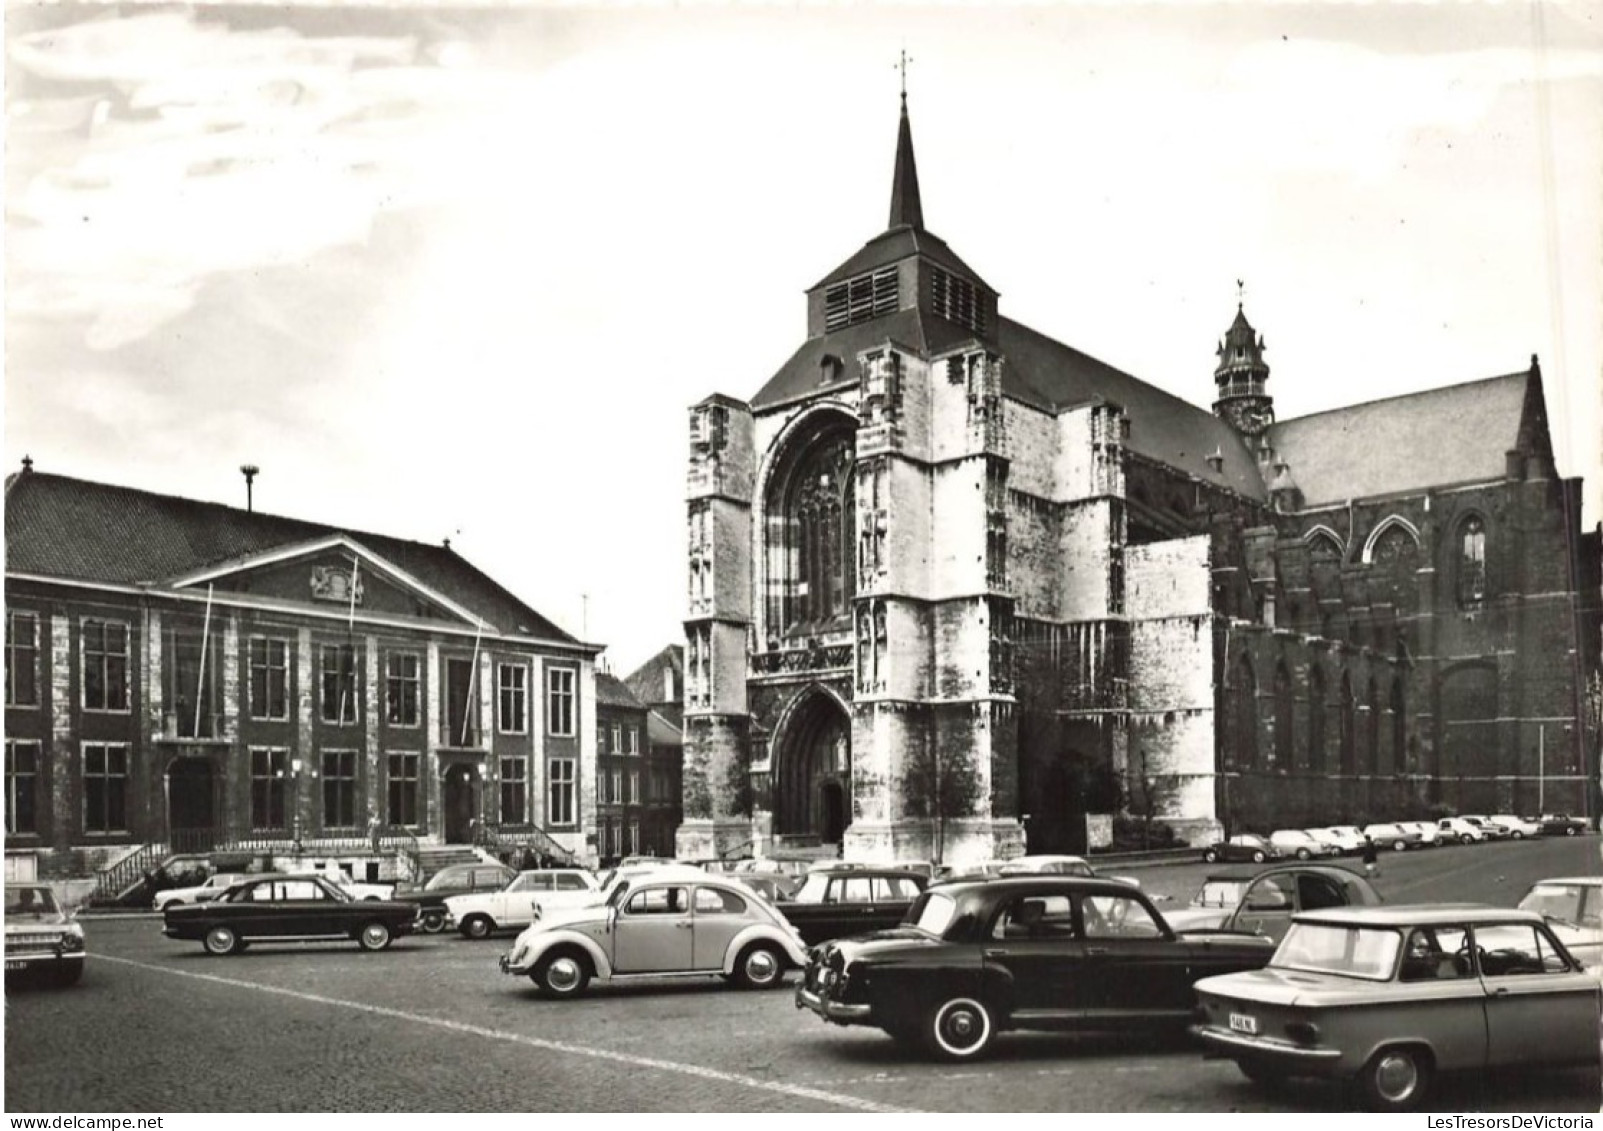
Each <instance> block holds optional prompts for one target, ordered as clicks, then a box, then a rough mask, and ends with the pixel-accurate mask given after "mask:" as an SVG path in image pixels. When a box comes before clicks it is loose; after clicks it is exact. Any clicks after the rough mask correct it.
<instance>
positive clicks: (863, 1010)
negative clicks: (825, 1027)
mask: <svg viewBox="0 0 1603 1131" xmlns="http://www.w3.org/2000/svg"><path fill="white" fill-rule="evenodd" d="M796 1008H797V1009H810V1010H812V1011H813V1012H814V1013H816V1014H818V1016H820V1017H822V1018H823V1019H824V1020H825V1021H833V1022H834V1023H835V1024H837V1025H867V1024H868V1023H869V1021H868V1016H869V1014H870V1013H871V1012H872V1011H873V1006H871V1005H849V1004H847V1003H846V1002H843V1001H832V1000H830V999H829V998H826V997H824V996H823V995H822V994H819V993H817V992H816V991H814V990H809V989H808V988H807V987H806V986H797V987H796Z"/></svg>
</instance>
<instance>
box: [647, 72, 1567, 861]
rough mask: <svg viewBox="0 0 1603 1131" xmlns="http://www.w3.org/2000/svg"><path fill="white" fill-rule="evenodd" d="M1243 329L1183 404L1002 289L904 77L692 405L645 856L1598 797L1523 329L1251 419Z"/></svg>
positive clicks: (922, 855)
mask: <svg viewBox="0 0 1603 1131" xmlns="http://www.w3.org/2000/svg"><path fill="white" fill-rule="evenodd" d="M1200 345H1202V344H1201V343H1199V346H1200ZM1199 352H1200V350H1199ZM1265 352H1266V349H1265V342H1264V338H1263V336H1262V335H1261V334H1259V332H1258V331H1257V330H1256V329H1255V328H1254V327H1253V326H1252V325H1251V323H1250V322H1249V321H1248V318H1247V315H1246V312H1245V311H1244V310H1243V309H1238V310H1237V311H1236V314H1235V320H1234V322H1233V323H1231V324H1230V325H1229V327H1228V329H1227V330H1226V331H1225V334H1224V336H1223V339H1222V340H1221V341H1220V342H1219V343H1218V365H1217V368H1216V369H1215V371H1214V373H1213V382H1214V389H1213V406H1212V411H1211V412H1210V411H1208V410H1207V409H1204V408H1200V407H1197V406H1195V405H1192V404H1190V403H1187V402H1186V401H1184V400H1181V399H1180V398H1178V397H1175V396H1173V395H1171V394H1169V393H1167V392H1164V391H1162V390H1160V389H1157V388H1155V387H1154V386H1152V385H1149V384H1147V383H1145V382H1143V381H1141V380H1139V379H1137V378H1135V377H1132V376H1130V375H1128V374H1126V373H1122V372H1120V371H1119V370H1117V369H1115V368H1113V367H1111V366H1109V365H1107V364H1104V363H1103V362H1100V361H1098V360H1096V359H1095V358H1092V357H1089V356H1087V355H1086V354H1083V353H1081V352H1079V351H1078V350H1076V349H1074V348H1072V347H1070V346H1067V345H1064V344H1061V343H1059V342H1056V341H1053V340H1052V339H1051V338H1048V337H1047V336H1045V335H1043V334H1041V333H1039V332H1037V331H1035V330H1032V329H1030V328H1029V327H1027V326H1023V325H1021V324H1019V323H1017V322H1014V321H1012V320H1011V319H1009V318H1007V317H1006V316H1005V315H1004V314H1003V313H1002V311H1001V310H1000V308H999V303H998V299H997V291H996V290H995V289H994V288H993V287H992V286H991V285H990V284H989V283H988V282H987V281H986V280H984V279H982V278H980V277H979V275H978V274H977V273H976V272H975V271H974V270H973V269H971V268H970V267H969V266H968V265H967V264H966V263H965V262H964V261H963V259H962V258H961V257H959V256H958V254H957V253H956V252H954V251H953V250H952V248H951V247H949V246H948V245H947V244H946V242H945V241H943V240H942V239H940V238H939V237H938V236H936V235H935V234H934V233H933V232H931V231H930V230H929V229H928V228H927V227H926V226H925V223H924V215H923V209H922V204H921V201H920V196H919V185H918V171H917V168H916V165H915V162H914V155H913V141H912V132H911V127H910V124H909V120H908V114H907V104H906V96H905V94H904V96H903V101H902V107H901V120H900V127H899V132H898V136H897V143H896V153H895V161H894V171H893V176H892V185H891V200H890V215H889V221H888V224H887V226H886V229H885V231H884V232H882V233H880V234H879V235H877V236H875V237H874V238H872V239H870V240H869V241H868V242H867V243H866V244H864V245H863V246H862V248H861V249H859V250H858V251H857V252H856V253H854V254H852V255H851V256H850V257H848V258H847V259H846V260H845V261H844V262H843V263H841V264H840V265H839V266H838V267H836V268H835V269H834V270H832V271H830V272H829V273H828V274H827V275H825V276H824V277H823V278H822V279H820V280H819V281H818V282H817V283H816V284H814V285H813V286H812V287H811V288H810V289H809V290H808V291H807V336H806V340H805V341H804V342H803V343H802V344H801V345H800V347H799V348H797V349H795V351H794V352H793V353H792V354H791V355H790V358H789V360H788V361H786V362H785V363H784V364H783V365H782V366H781V367H780V368H779V370H778V372H776V373H774V374H773V375H772V376H771V377H770V378H769V379H768V380H767V382H766V384H764V385H763V386H762V387H761V388H760V389H758V390H757V392H756V394H755V395H754V396H752V397H751V399H750V400H740V399H736V398H734V397H731V396H725V395H713V396H710V397H708V398H707V399H706V400H704V401H702V402H701V403H699V404H697V405H695V406H694V407H693V408H692V409H691V410H690V420H689V424H690V457H689V473H688V481H687V488H688V490H687V494H688V564H689V569H688V608H687V619H686V621H685V630H686V642H685V660H684V679H685V697H684V728H685V729H684V812H685V822H684V824H683V825H682V826H681V827H680V831H679V834H678V845H677V850H678V854H679V855H680V856H681V857H690V858H706V857H711V856H714V855H718V854H721V853H730V852H736V851H743V852H753V853H756V854H759V855H760V854H763V853H766V852H770V851H776V850H783V849H787V848H793V849H815V850H818V851H821V852H826V851H828V850H829V849H830V848H831V847H838V850H839V851H840V852H841V854H842V855H843V856H844V857H845V858H847V859H849V860H874V861H889V860H896V859H938V860H944V861H946V862H950V863H964V862H972V861H978V860H984V859H989V858H993V857H998V856H1010V855H1015V854H1018V853H1021V852H1024V851H1030V852H1048V851H1077V850H1082V849H1084V848H1085V847H1086V846H1087V842H1088V838H1089V837H1090V836H1092V835H1093V832H1094V831H1095V830H1098V829H1102V830H1105V828H1106V824H1107V823H1106V822H1105V821H1097V820H1092V819H1089V818H1094V817H1097V816H1099V815H1100V816H1113V815H1119V814H1122V815H1124V816H1126V817H1127V818H1134V819H1137V820H1140V821H1142V822H1143V824H1145V825H1147V826H1148V827H1151V826H1152V825H1153V824H1156V825H1158V826H1162V827H1164V828H1167V829H1169V830H1172V832H1173V833H1174V834H1175V835H1177V836H1178V837H1179V838H1180V839H1181V840H1183V841H1189V842H1191V843H1200V842H1205V841H1206V840H1208V839H1209V838H1212V837H1215V836H1217V835H1220V834H1221V833H1222V832H1235V831H1244V830H1249V829H1259V830H1265V831H1267V830H1268V829H1270V828H1278V827H1283V826H1293V827H1296V826H1302V825H1309V824H1315V823H1317V824H1334V823H1346V822H1352V821H1380V820H1396V819H1410V818H1417V817H1424V816H1428V815H1430V814H1432V813H1435V812H1447V811H1468V812H1477V811H1487V812H1519V813H1525V812H1534V811H1536V810H1537V809H1538V808H1545V809H1548V810H1567V811H1570V812H1573V813H1586V814H1589V815H1591V814H1595V812H1596V807H1597V796H1596V781H1597V766H1596V761H1595V755H1594V754H1590V753H1588V750H1589V748H1588V746H1587V744H1586V741H1585V736H1584V735H1583V727H1582V720H1583V717H1584V715H1583V710H1582V698H1583V690H1584V687H1585V678H1586V675H1585V673H1587V672H1591V671H1593V670H1594V669H1595V667H1596V664H1597V660H1596V646H1597V641H1598V632H1597V626H1596V610H1595V602H1585V603H1583V602H1581V601H1579V600H1578V594H1580V593H1582V592H1584V591H1588V590H1585V589H1584V586H1585V584H1586V582H1585V581H1584V579H1585V578H1594V579H1595V576H1596V566H1595V562H1593V561H1592V560H1591V559H1592V558H1593V557H1595V545H1594V546H1590V548H1589V550H1588V551H1587V552H1586V553H1583V551H1582V548H1581V547H1582V541H1583V540H1582V538H1581V537H1580V530H1579V523H1580V486H1581V484H1580V480H1579V479H1560V478H1559V477H1558V475H1557V472H1556V470H1555V466H1554V459H1553V452H1552V445H1551V441H1550V438H1549V432H1548V425H1547V418H1546V409H1545V402H1544V398H1543V391H1542V376H1541V371H1540V369H1539V367H1538V365H1537V363H1536V359H1535V358H1534V357H1533V358H1532V359H1531V362H1530V365H1529V366H1528V367H1527V368H1524V369H1521V370H1519V371H1517V372H1511V373H1507V374H1504V375H1500V376H1493V377H1489V378H1485V379H1481V380H1473V381H1468V382H1466V383H1463V384H1459V385H1453V386H1449V387H1446V388H1441V389H1436V390H1432V391H1429V392H1423V393H1414V394H1409V395H1404V396H1398V397H1393V398H1388V399H1386V400H1383V401H1376V402H1372V403H1368V404H1361V405H1355V406H1352V407H1350V408H1345V409H1339V410H1335V411H1331V412H1324V413H1319V414H1315V415H1312V416H1308V417H1303V418H1300V419H1291V420H1277V419H1276V416H1275V411H1274V398H1273V393H1272V392H1271V388H1270V381H1269V372H1270V371H1269V365H1268V363H1267V361H1266V360H1265ZM1205 380H1206V378H1205V377H1204V378H1202V379H1201V380H1199V382H1198V385H1199V389H1198V391H1199V393H1200V392H1202V391H1203V390H1204V389H1206V385H1205V384H1204V381H1205ZM1588 541H1590V540H1588ZM1592 587H1593V588H1595V581H1594V582H1593V584H1592ZM1088 830H1089V831H1088Z"/></svg>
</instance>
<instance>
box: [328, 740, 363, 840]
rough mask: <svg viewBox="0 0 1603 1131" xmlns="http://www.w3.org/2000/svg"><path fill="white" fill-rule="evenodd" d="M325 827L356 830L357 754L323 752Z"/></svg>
mask: <svg viewBox="0 0 1603 1131" xmlns="http://www.w3.org/2000/svg"><path fill="white" fill-rule="evenodd" d="M323 827H324V828H325V829H350V828H355V827H356V751H354V750H325V751H323Z"/></svg>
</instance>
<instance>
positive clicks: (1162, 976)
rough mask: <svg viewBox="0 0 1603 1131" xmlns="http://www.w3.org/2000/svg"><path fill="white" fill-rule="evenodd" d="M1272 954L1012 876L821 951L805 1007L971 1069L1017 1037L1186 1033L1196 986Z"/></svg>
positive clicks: (1124, 902) (922, 906)
mask: <svg viewBox="0 0 1603 1131" xmlns="http://www.w3.org/2000/svg"><path fill="white" fill-rule="evenodd" d="M1272 953H1273V944H1271V943H1270V942H1269V940H1267V939H1263V938H1258V937H1255V936H1251V935H1232V936H1224V935H1213V936H1209V937H1205V938H1195V937H1191V936H1187V935H1183V934H1177V933H1176V932H1175V931H1174V930H1173V929H1172V928H1171V927H1170V926H1169V924H1168V923H1167V922H1166V921H1165V920H1164V917H1163V915H1162V914H1161V913H1159V911H1158V909H1157V908H1156V907H1155V906H1154V905H1153V903H1152V901H1151V900H1150V899H1148V898H1147V896H1146V894H1145V893H1144V892H1142V891H1141V890H1140V889H1138V888H1133V887H1131V886H1130V885H1128V884H1122V883H1119V882H1118V881H1117V880H1101V879H1088V878H1085V877H1079V876H1004V877H1002V878H999V879H995V880H990V881H986V882H981V883H972V884H943V885H941V886H940V887H935V888H931V889H930V890H929V891H927V892H925V893H924V894H923V895H922V896H920V897H919V899H918V901H917V902H916V903H915V904H914V905H913V907H912V909H911V910H910V911H909V913H908V916H907V919H906V921H905V922H904V923H903V925H902V926H900V927H899V928H896V929H894V930H890V931H880V932H878V933H875V934H868V935H862V936H858V937H856V938H849V939H839V940H836V941H834V942H830V943H826V944H824V945H823V946H820V947H815V948H814V950H813V955H812V960H811V961H810V962H809V963H808V964H807V969H806V971H805V972H804V974H803V976H802V981H801V983H800V984H799V985H798V986H797V988H796V1006H797V1008H798V1009H808V1010H811V1011H812V1012H814V1013H816V1014H818V1016H820V1017H822V1018H823V1019H824V1020H826V1021H829V1022H831V1023H833V1024H836V1025H866V1026H869V1027H872V1028H878V1029H883V1030H884V1031H885V1032H886V1033H888V1034H889V1035H890V1036H891V1037H892V1038H894V1039H895V1040H896V1041H898V1042H900V1043H903V1044H907V1045H921V1046H922V1047H923V1048H925V1049H926V1050H927V1051H928V1052H929V1053H930V1054H931V1055H933V1056H935V1057H937V1058H940V1059H943V1060H955V1061H965V1060H973V1059H976V1058H977V1057H980V1056H982V1055H983V1054H984V1053H985V1051H986V1050H987V1049H988V1048H990V1046H991V1042H992V1041H993V1040H994V1038H995V1037H996V1035H997V1034H998V1033H1001V1032H1004V1031H1006V1030H1009V1029H1079V1028H1085V1029H1099V1030H1100V1029H1110V1028H1133V1029H1159V1030H1164V1029H1168V1030H1179V1029H1183V1028H1184V1026H1185V1023H1186V1021H1187V1020H1188V1019H1189V1018H1190V1016H1191V1011H1192V1007H1193V997H1192V993H1191V983H1192V981H1193V980H1194V979H1195V978H1197V977H1198V976H1199V975H1203V974H1210V973H1227V972H1230V971H1237V970H1251V969H1256V968H1257V967H1260V966H1262V965H1263V964H1264V963H1266V962H1267V961H1268V960H1269V957H1270V955H1271V954H1272Z"/></svg>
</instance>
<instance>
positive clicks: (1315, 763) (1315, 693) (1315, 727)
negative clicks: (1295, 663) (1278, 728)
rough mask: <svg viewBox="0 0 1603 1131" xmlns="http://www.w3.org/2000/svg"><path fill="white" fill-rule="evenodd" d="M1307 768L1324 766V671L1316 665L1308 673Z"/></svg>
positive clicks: (1321, 767)
mask: <svg viewBox="0 0 1603 1131" xmlns="http://www.w3.org/2000/svg"><path fill="white" fill-rule="evenodd" d="M1308 768H1309V769H1310V770H1312V771H1313V772H1314V773H1316V774H1317V773H1321V772H1323V771H1324V768H1325V673H1324V671H1323V670H1321V669H1320V668H1319V667H1318V666H1317V665H1315V666H1314V667H1313V668H1312V669H1311V670H1310V671H1309V673H1308Z"/></svg>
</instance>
